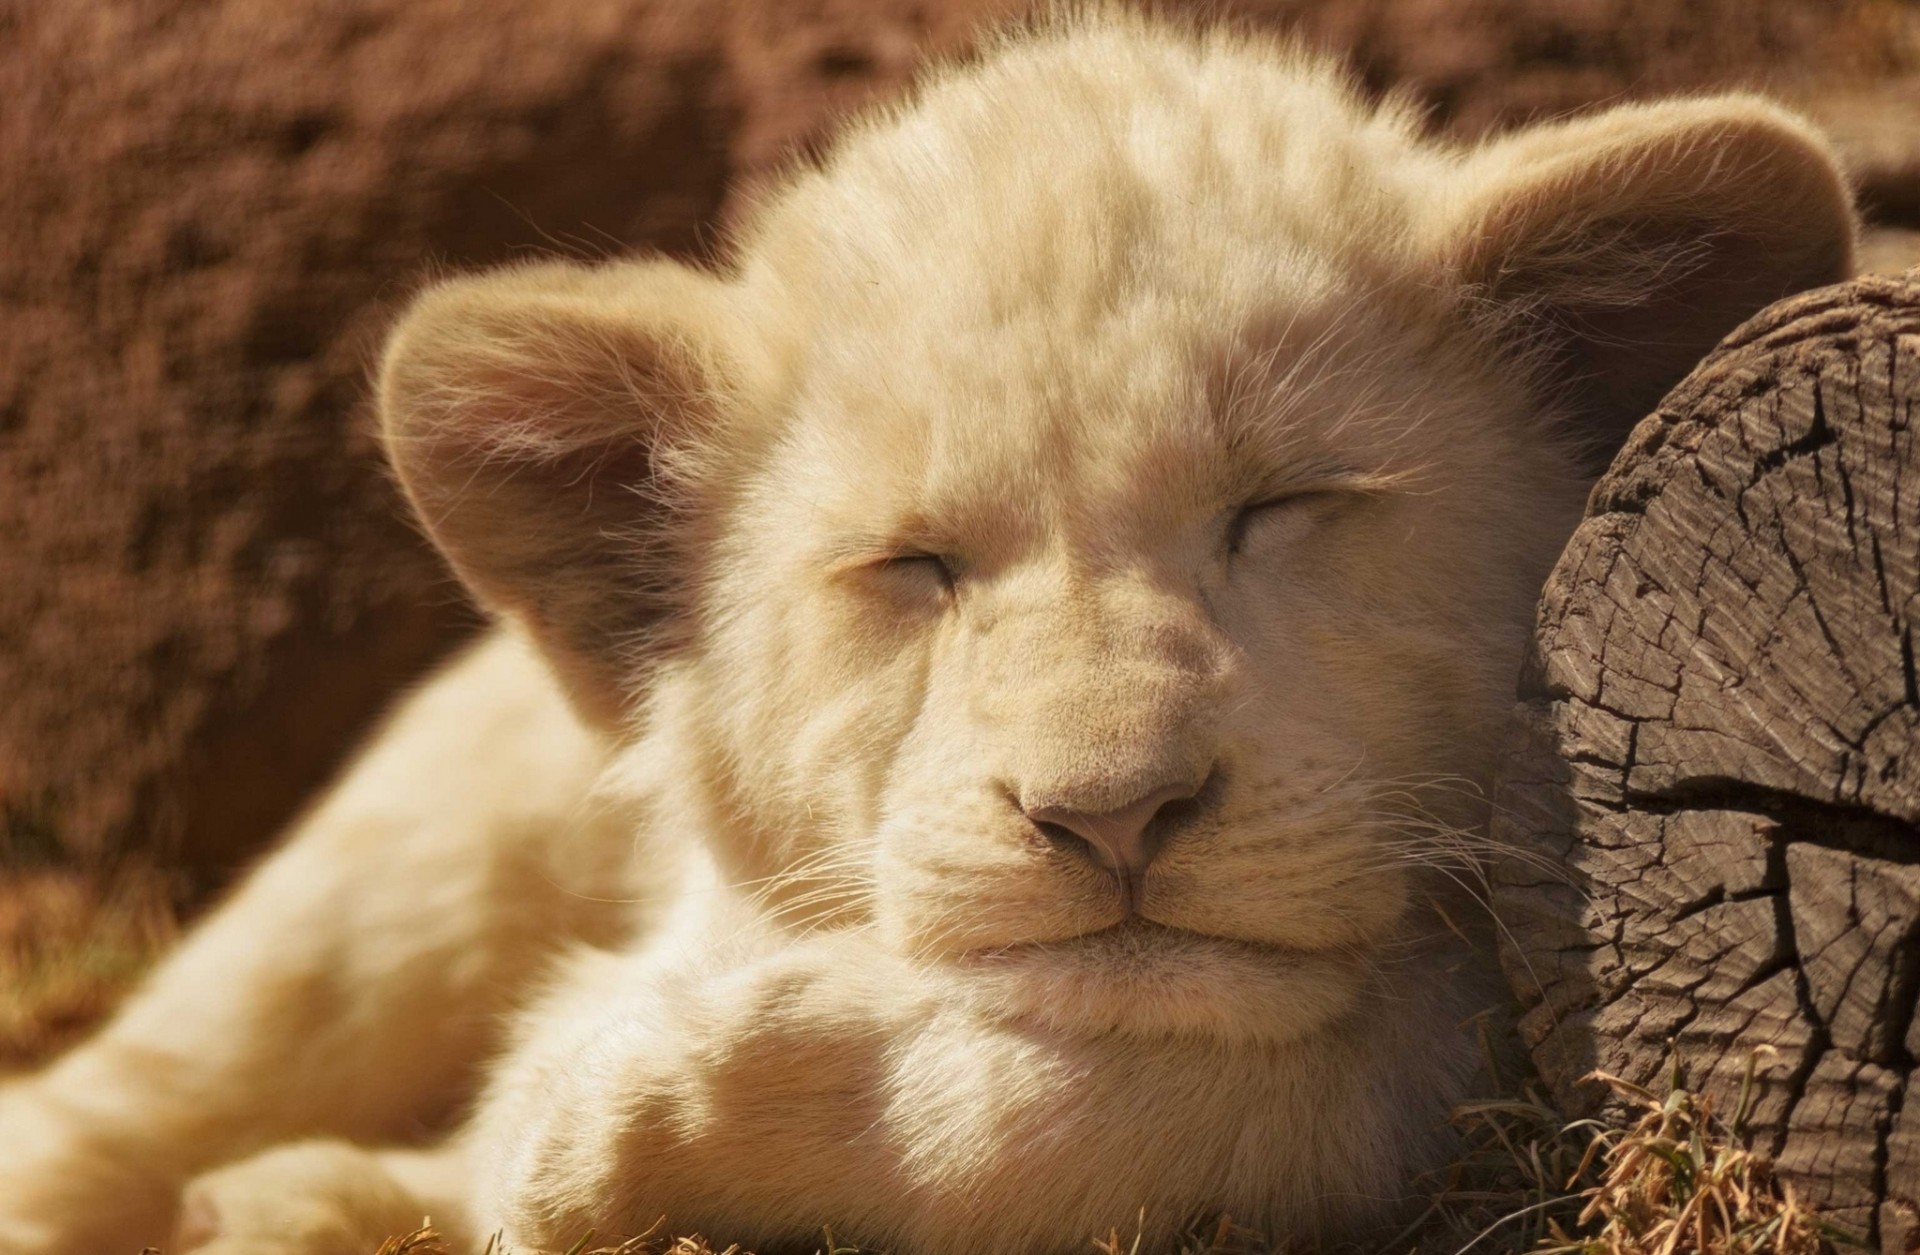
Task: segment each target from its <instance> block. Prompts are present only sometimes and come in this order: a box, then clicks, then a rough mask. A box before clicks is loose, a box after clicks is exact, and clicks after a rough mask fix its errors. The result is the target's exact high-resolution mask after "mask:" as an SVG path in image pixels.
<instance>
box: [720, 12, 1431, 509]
mask: <svg viewBox="0 0 1920 1255" xmlns="http://www.w3.org/2000/svg"><path fill="white" fill-rule="evenodd" d="M1445 160H1446V159H1445V158H1444V157H1443V156H1441V155H1437V154H1435V153H1434V152H1431V151H1429V150H1427V149H1425V148H1423V147H1422V146H1421V145H1420V143H1419V142H1418V140H1417V139H1416V137H1415V135H1414V132H1413V126H1412V121H1411V119H1410V118H1409V117H1408V116H1407V115H1405V114H1404V113H1403V112H1401V111H1399V110H1397V109H1394V108H1386V109H1381V108H1377V107H1371V106H1368V105H1366V104H1365V103H1363V102H1362V101H1361V100H1360V99H1359V98H1358V97H1357V96H1356V95H1355V94H1354V93H1353V91H1352V90H1351V89H1350V88H1349V86H1348V85H1347V84H1346V82H1345V81H1344V80H1343V78H1342V77H1341V76H1340V74H1339V73H1338V72H1337V70H1336V69H1335V68H1334V67H1333V66H1331V65H1330V64H1328V63H1326V62H1324V61H1322V60H1319V59H1315V58H1312V57H1309V56H1307V55H1305V54H1303V53H1300V52H1298V51H1296V50H1292V49H1288V48H1284V47H1276V46H1273V45H1268V44H1250V43H1244V42H1236V41H1234V40H1231V39H1227V38H1223V37H1220V36H1217V35H1216V36H1209V37H1205V38H1202V37H1198V36H1195V37H1191V38H1189V37H1186V36H1175V35H1170V34H1168V33H1167V32H1165V31H1161V30H1155V29H1153V28H1151V27H1149V26H1147V25H1145V24H1139V25H1126V24H1119V25H1102V26H1099V27H1096V28H1089V29H1081V30H1066V31H1063V32H1060V33H1057V34H1055V35H1053V36H1051V37H1049V38H1045V39H1041V40H1038V41H1035V42H1031V43H1026V44H1021V45H1017V46H1015V47H1014V48H1012V49H1010V50H1006V51H1003V52H1002V53H1001V54H1000V55H998V56H997V57H995V58H994V59H993V60H991V61H990V62H989V63H988V64H987V66H985V67H984V68H979V69H969V70H958V71H954V72H952V73H951V74H949V75H948V76H947V77H945V78H944V79H939V80H936V81H935V82H934V83H932V84H931V85H930V86H929V87H928V88H926V90H925V91H924V92H923V94H922V95H921V97H920V98H919V99H918V100H917V101H916V102H914V103H912V104H911V105H909V106H906V107H905V108H903V109H902V110H901V111H899V112H897V113H895V114H893V115H889V116H884V117H880V118H877V119H875V120H873V121H871V122H869V123H868V124H867V125H866V126H865V127H864V128H862V129H860V130H858V131H856V132H855V133H854V134H853V135H852V136H851V137H850V138H849V139H848V141H847V142H846V143H845V144H844V146H843V147H842V148H841V149H840V150H839V151H838V152H837V153H836V154H834V155H833V156H832V157H831V158H829V159H828V160H827V161H826V162H825V163H824V164H823V165H822V166H821V168H820V169H818V170H817V171H814V172H812V173H810V174H807V175H804V176H802V177H800V178H799V179H797V180H796V181H795V182H794V183H793V184H792V185H790V186H789V187H788V188H787V189H786V190H785V191H784V192H783V193H782V194H781V195H780V196H779V197H777V198H776V199H775V200H774V201H773V202H772V203H770V204H769V205H768V206H767V207H766V209H765V211H764V213H763V215H762V218H761V221H760V222H759V224H758V226H757V228H756V229H755V230H754V231H753V233H752V234H751V235H750V236H749V238H748V240H747V241H746V245H747V247H746V250H745V271H746V274H745V277H746V280H747V283H748V285H749V287H750V288H751V289H756V290H758V291H759V292H760V293H761V295H762V300H763V303H764V306H765V308H766V309H767V310H769V311H770V316H772V317H773V318H775V319H776V320H777V321H778V324H779V326H778V328H777V330H778V332H779V334H780V335H781V336H782V337H783V338H784V339H785V340H786V341H787V342H788V343H789V344H790V345H791V353H790V355H789V358H788V360H789V363H790V375H791V378H790V379H789V394H788V397H787V403H786V405H785V406H784V407H783V408H784V410H785V412H786V413H787V415H788V416H789V418H790V419H791V420H792V426H790V427H789V429H788V442H789V444H790V446H792V447H795V448H798V449H802V450H804V456H802V457H799V458H795V459H793V462H792V464H793V465H803V466H806V467H807V468H808V470H807V475H808V476H809V477H810V483H809V485H808V491H809V494H810V495H811V496H813V497H814V498H815V499H817V500H825V499H826V498H827V497H829V496H831V495H833V492H834V485H835V484H839V485H841V486H843V487H848V488H849V491H850V492H851V497H850V500H857V502H858V504H859V509H860V510H861V512H863V513H869V514H873V513H878V514H889V513H897V514H900V515H902V516H905V515H908V514H913V513H921V514H934V515H939V514H942V513H945V514H947V515H952V514H954V513H956V512H959V511H962V510H963V509H971V510H973V511H987V512H991V511H992V510H993V509H995V508H996V507H995V504H994V500H995V499H997V500H999V501H1000V502H1001V503H1003V504H1004V501H1005V500H1006V494H1007V493H1008V492H1009V491H1012V490H1013V489H1014V488H1015V486H1017V485H1018V484H1020V483H1022V482H1024V481H1025V480H1032V481H1034V484H1035V486H1036V489H1037V488H1039V487H1040V486H1044V487H1045V488H1046V490H1047V491H1048V492H1050V493H1051V494H1052V495H1055V496H1061V495H1070V496H1071V497H1072V498H1073V499H1074V500H1075V501H1076V502H1080V503H1085V504H1092V503H1094V502H1096V501H1098V500H1099V498H1100V497H1101V496H1102V495H1103V492H1108V491H1110V493H1111V495H1113V496H1115V497H1116V499H1118V498H1123V497H1125V498H1131V499H1133V500H1134V501H1135V503H1136V505H1137V501H1138V498H1139V496H1140V494H1139V486H1140V485H1141V484H1142V482H1143V481H1150V482H1152V484H1153V486H1154V489H1155V493H1154V494H1153V499H1154V500H1156V501H1158V502H1161V503H1163V504H1164V505H1165V507H1166V508H1167V509H1168V510H1170V511H1175V512H1178V511H1180V510H1186V509H1193V508H1204V507H1205V505H1206V502H1207V501H1208V500H1209V499H1210V498H1212V497H1215V496H1219V495H1221V494H1226V495H1232V494H1234V493H1239V492H1243V491H1248V490H1249V489H1248V488H1247V487H1246V486H1244V485H1240V484H1237V483H1234V482H1232V481H1233V480H1234V479H1235V478H1236V476H1238V477H1242V478H1244V477H1245V476H1246V475H1248V474H1254V475H1258V474H1264V473H1268V472H1269V471H1271V470H1273V469H1274V468H1275V467H1276V466H1281V468H1282V469H1284V466H1283V465H1282V464H1287V463H1292V464H1296V465H1300V466H1306V465H1308V464H1310V463H1314V462H1315V461H1320V462H1324V461H1326V460H1328V459H1330V458H1338V457H1340V456H1341V454H1340V452H1339V450H1338V449H1337V448H1335V447H1333V446H1334V445H1336V444H1337V443H1338V438H1339V437H1340V436H1341V434H1342V433H1343V432H1344V434H1345V435H1346V436H1347V437H1349V438H1351V437H1352V436H1354V435H1355V434H1356V433H1357V432H1358V431H1359V430H1360V428H1359V427H1356V426H1355V425H1354V424H1353V423H1351V422H1350V421H1349V420H1350V418H1351V414H1352V412H1353V411H1355V410H1356V409H1366V408H1367V407H1368V406H1372V407H1373V409H1374V410H1376V411H1378V412H1380V413H1386V412H1388V411H1390V410H1391V409H1392V408H1393V405H1394V403H1395V402H1394V399H1393V398H1391V397H1387V398H1382V397H1379V396H1368V395H1361V394H1362V393H1363V392H1365V391H1366V387H1367V384H1366V381H1365V380H1362V379H1361V378H1360V376H1361V375H1362V374H1364V373H1365V372H1364V370H1363V369H1362V368H1363V367H1365V366H1366V365H1367V364H1368V363H1370V362H1371V361H1372V360H1374V359H1375V358H1377V357H1378V356H1379V354H1380V352H1381V350H1382V348H1383V347H1384V346H1385V345H1386V344H1387V342H1388V341H1390V339H1391V338H1392V337H1393V336H1394V335H1395V334H1396V331H1395V327H1394V326H1393V322H1394V320H1393V318H1392V317H1391V316H1390V315H1391V312H1392V311H1393V309H1394V308H1395V306H1396V305H1402V306H1404V305H1405V304H1406V303H1407V301H1408V300H1413V299H1415V294H1414V293H1411V292H1408V293H1396V292H1395V291H1393V289H1394V288H1395V286H1396V283H1397V282H1398V281H1399V279H1398V273H1399V271H1401V270H1403V269H1404V265H1403V264H1402V261H1401V258H1402V257H1403V255H1404V251H1405V250H1406V248H1407V247H1408V243H1407V241H1408V237H1409V233H1410V220H1411V214H1412V212H1413V206H1414V204H1415V197H1416V195H1417V194H1418V191H1419V188H1420V187H1421V186H1422V184H1423V183H1427V182H1431V181H1432V180H1433V179H1434V178H1437V177H1438V176H1439V175H1440V174H1442V173H1443V168H1444V165H1445ZM1402 298H1405V299H1402ZM1369 311H1383V312H1385V313H1387V314H1388V315H1389V316H1386V317H1375V316H1372V314H1371V313H1370V312H1369ZM1275 386H1280V387H1281V388H1282V390H1283V391H1284V392H1285V394H1286V396H1285V401H1286V404H1284V405H1274V404H1250V403H1248V402H1250V401H1254V400H1262V399H1264V400H1269V401H1270V400H1271V399H1272V397H1271V393H1272V391H1273V388H1274V387H1275ZM1263 389H1264V390H1265V391H1264V392H1263ZM1361 426H1364V424H1362V425H1361ZM1249 442H1252V443H1253V444H1255V445H1257V446H1258V448H1257V450H1256V453H1257V454H1258V455H1259V456H1254V457H1251V458H1249V457H1247V456H1246V453H1247V449H1246V447H1245V446H1246V445H1247V444H1248V443H1249ZM982 484H989V485H992V486H993V491H992V492H991V493H987V494H985V495H984V496H983V495H982V493H981V491H980V485H982ZM852 486H857V491H853V490H852ZM1255 487H1257V486H1255ZM889 502H891V503H892V504H888V503H889ZM943 503H948V504H943Z"/></svg>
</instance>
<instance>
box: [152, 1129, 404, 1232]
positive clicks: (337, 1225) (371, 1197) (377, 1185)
mask: <svg viewBox="0 0 1920 1255" xmlns="http://www.w3.org/2000/svg"><path fill="white" fill-rule="evenodd" d="M424 1219H425V1217H423V1216H422V1214H421V1211H420V1209H419V1207H418V1205H417V1203H416V1202H415V1200H414V1199H413V1198H412V1197H411V1196H410V1195H409V1194H408V1193H407V1191H405V1190H404V1189H402V1188H401V1187H400V1186H399V1185H398V1184H397V1183H396V1182H394V1180H393V1179H392V1177H391V1176H390V1175H389V1174H388V1173H387V1171H386V1170H385V1168H384V1167H383V1166H382V1165H381V1163H380V1161H379V1160H378V1158H377V1157H375V1156H374V1155H372V1154H370V1153H369V1152H367V1151H364V1150H361V1149H359V1148H358V1147H354V1146H349V1145H347V1144H346V1143H344V1142H301V1143H297V1144H295V1145H292V1146H282V1147H278V1148H276V1149H274V1150H270V1151H267V1152H265V1153H263V1154H260V1155H256V1156H254V1157H253V1158H252V1159H244V1160H242V1161H240V1162H239V1163H237V1164H232V1165H230V1166H228V1167H225V1168H221V1169H219V1170H217V1171H215V1172H210V1173H208V1174H206V1175H205V1176H203V1177H199V1178H198V1179H196V1180H195V1181H194V1182H193V1183H192V1184H190V1185H189V1186H188V1187H187V1189H186V1193H185V1194H184V1195H183V1196H182V1198H181V1201H180V1221H179V1225H178V1226H177V1229H176V1232H175V1235H174V1245H173V1248H172V1249H173V1250H175V1251H177V1252H180V1253H181V1255H186V1253H188V1252H194V1253H196V1255H369V1252H371V1251H374V1250H377V1249H378V1248H379V1246H380V1243H381V1242H382V1241H384V1240H385V1239H386V1238H389V1237H392V1236H394V1235H395V1234H399V1233H406V1232H410V1231H412V1230H414V1229H417V1228H419V1227H420V1226H421V1224H422V1223H423V1221H424Z"/></svg>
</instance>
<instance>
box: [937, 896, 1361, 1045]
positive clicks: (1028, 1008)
mask: <svg viewBox="0 0 1920 1255" xmlns="http://www.w3.org/2000/svg"><path fill="white" fill-rule="evenodd" d="M958 964H959V966H960V968H961V969H962V970H963V972H964V973H965V976H966V979H965V980H964V981H962V982H961V983H962V985H964V986H965V987H966V989H967V996H968V997H969V999H970V1000H971V1001H973V1002H974V1004H975V1005H976V1006H977V1007H978V1009H980V1010H982V1011H984V1012H986V1013H988V1014H991V1015H996V1016H1002V1017H1005V1018H1008V1019H1015V1020H1020V1021H1024V1022H1027V1023H1034V1024H1039V1025H1041V1026H1043V1027H1046V1028H1048V1029H1050V1030H1054V1031H1058V1032H1063V1033H1073V1034H1086V1033H1125V1034H1133V1035H1139V1036H1143V1037H1189V1038H1192V1037H1206V1038H1212V1039H1216V1040H1222V1041H1229V1042H1240V1043H1246V1044H1254V1043H1260V1044H1266V1045H1283V1044H1285V1043H1287V1042H1292V1041H1298V1040H1299V1039H1301V1038H1303V1037H1307V1036H1309V1035H1311V1034H1313V1033H1316V1032H1319V1031H1320V1030H1322V1029H1324V1028H1326V1027H1327V1026H1328V1025H1330V1024H1332V1023H1333V1022H1334V1021H1336V1020H1338V1019H1339V1018H1340V1017H1341V1016H1343V1015H1345V1014H1346V1013H1347V1012H1348V1011H1349V1010H1351V1009H1352V1008H1353V1006H1354V1004H1355V1002H1356V1001H1357V999H1358V997H1359V994H1360V991H1361V987H1362V983H1363V982H1364V981H1365V980H1366V979H1367V973H1368V970H1369V969H1368V965H1367V963H1366V961H1365V956H1364V955H1362V954H1360V953H1357V952H1355V951H1352V950H1340V951H1333V950H1320V951H1311V950H1293V949H1287V948H1284V947H1280V946H1268V945H1261V944H1259V943H1257V942H1250V941H1240V940H1234V939H1229V938H1223V937H1211V936H1207V935H1204V934H1201V933H1197V932H1190V931H1188V930H1185V929H1179V928H1169V927H1167V926H1165V925H1161V924H1153V923H1147V922H1143V921H1138V920H1130V921H1128V922H1126V923H1121V924H1115V925H1113V926H1111V927H1108V928H1103V929H1101V930H1099V931H1098V932H1092V933H1087V934H1084V935H1082V936H1079V937H1072V938H1068V939H1066V940H1062V941H1047V942H1028V943H1020V944H1016V945H1008V946H999V947H993V948H990V949H981V950H974V951H970V952H968V953H966V954H965V955H963V956H961V957H960V958H959V959H958Z"/></svg>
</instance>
